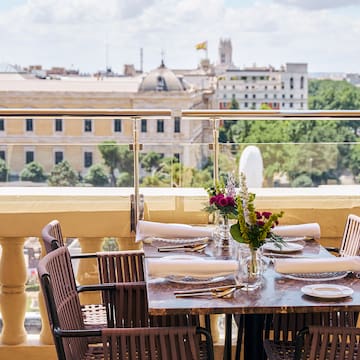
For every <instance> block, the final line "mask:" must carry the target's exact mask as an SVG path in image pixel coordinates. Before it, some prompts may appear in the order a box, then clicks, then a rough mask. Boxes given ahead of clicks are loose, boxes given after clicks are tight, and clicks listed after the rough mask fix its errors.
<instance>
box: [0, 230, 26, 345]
mask: <svg viewBox="0 0 360 360" xmlns="http://www.w3.org/2000/svg"><path fill="white" fill-rule="evenodd" d="M24 242H25V239H24V238H22V237H14V238H0V244H1V246H2V254H1V259H0V284H1V293H0V303H1V315H2V320H3V329H2V333H1V342H2V344H4V345H17V344H21V343H23V342H25V341H26V338H27V334H26V331H25V327H24V320H25V312H26V293H25V283H26V279H27V271H26V264H25V258H24V252H23V248H24Z"/></svg>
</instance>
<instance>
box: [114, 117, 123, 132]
mask: <svg viewBox="0 0 360 360" xmlns="http://www.w3.org/2000/svg"><path fill="white" fill-rule="evenodd" d="M121 126H122V124H121V119H115V120H114V132H121V129H122V128H121Z"/></svg>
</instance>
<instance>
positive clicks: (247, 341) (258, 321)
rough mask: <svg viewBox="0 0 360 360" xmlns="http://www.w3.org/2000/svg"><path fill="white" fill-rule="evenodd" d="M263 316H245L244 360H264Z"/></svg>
mask: <svg viewBox="0 0 360 360" xmlns="http://www.w3.org/2000/svg"><path fill="white" fill-rule="evenodd" d="M263 328H264V315H261V314H254V315H245V325H244V359H254V360H255V359H256V360H261V359H266V355H265V351H264V346H263Z"/></svg>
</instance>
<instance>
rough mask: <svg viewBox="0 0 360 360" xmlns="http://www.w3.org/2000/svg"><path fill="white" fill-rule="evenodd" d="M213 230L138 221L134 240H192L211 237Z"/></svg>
mask: <svg viewBox="0 0 360 360" xmlns="http://www.w3.org/2000/svg"><path fill="white" fill-rule="evenodd" d="M212 232H213V229H211V228H209V227H205V226H191V225H187V224H164V223H159V222H153V221H144V220H139V221H138V224H137V227H136V240H135V241H140V240H144V239H146V238H148V237H152V236H154V237H163V238H169V239H170V238H192V237H202V236H204V237H205V236H207V237H211V236H212Z"/></svg>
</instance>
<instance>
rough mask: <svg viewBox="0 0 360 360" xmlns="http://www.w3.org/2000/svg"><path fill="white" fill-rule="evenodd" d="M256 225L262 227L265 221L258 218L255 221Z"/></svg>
mask: <svg viewBox="0 0 360 360" xmlns="http://www.w3.org/2000/svg"><path fill="white" fill-rule="evenodd" d="M256 225H257V226H260V227H262V226H264V225H265V223H264V221H262V220H259V221H257V222H256Z"/></svg>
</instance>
